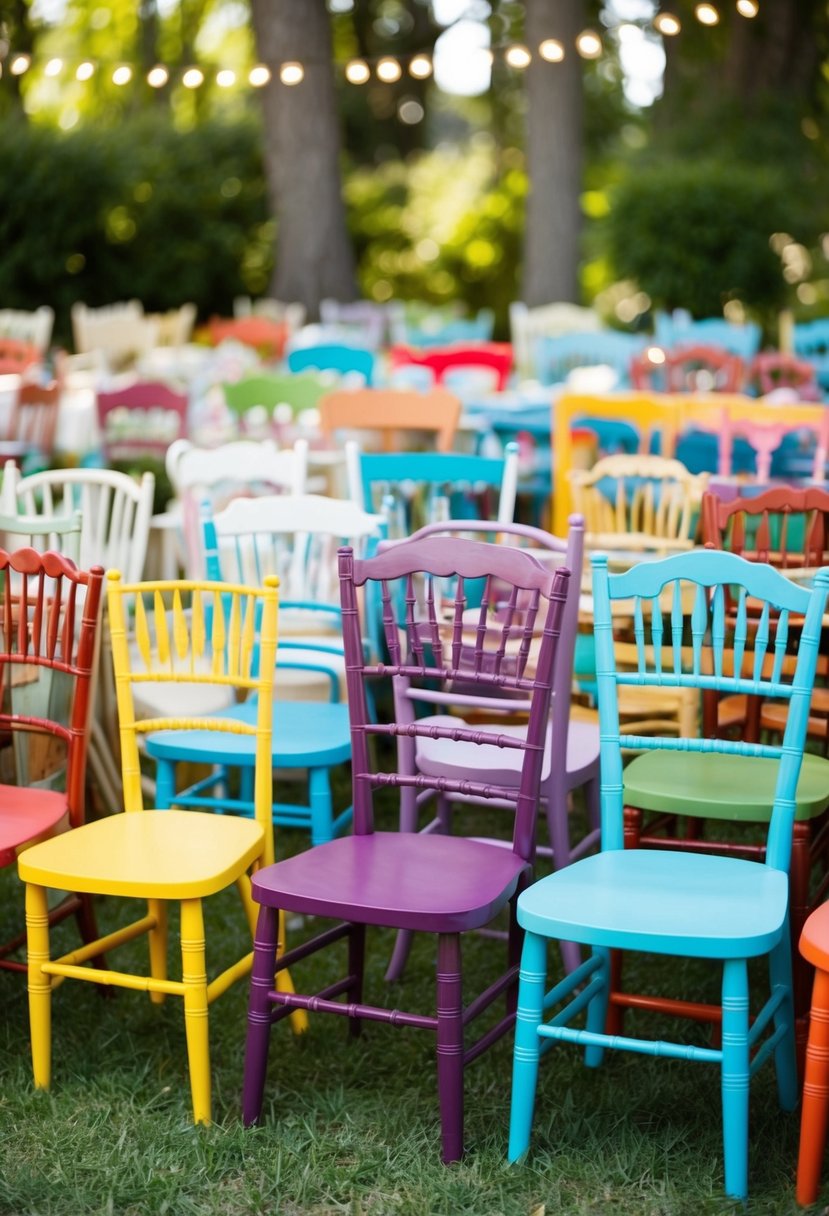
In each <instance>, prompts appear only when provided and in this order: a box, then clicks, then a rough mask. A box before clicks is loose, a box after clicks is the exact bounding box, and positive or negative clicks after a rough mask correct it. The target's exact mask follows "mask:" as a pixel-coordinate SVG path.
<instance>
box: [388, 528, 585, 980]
mask: <svg viewBox="0 0 829 1216" xmlns="http://www.w3.org/2000/svg"><path fill="white" fill-rule="evenodd" d="M569 524H570V527H569V531H568V534H567V539H566V540H561V539H559V537H557V536H552V535H551V534H550V533H549V532H544V531H542V530H541V529H540V528H532V527H528V526H526V525H524V524H513V523H509V524H499V525H498V526H497V529H495V528H494V527H493V525H492V523H488V522H487V521H485V520H457V521H455V520H453V521H450V522H447V523H435V524H429V525H427V526H426V527H425V528H421V529H420V531H419V532H415V533H414V534H413V535H412V536H411V537H410V540H419V539H421V538H423V537H427V536H435V535H439V534H440V535H447V534H452V533H458V532H462V533H470V532H483V533H489V534H490V535H491V536H492V537H493V539H494V538H495V534H496V532H497V535H498V537H499V539H501V541H502V543H506V539H507V538H513V539H514V543H516V544H523V545H524V547H527V546H531V547H532V548H533V549H537V550H541V551H542V552H540V553H538V554H537V556H538V558H539V560H541V561H544V560H545V557H546V554H548V553H549V554H550V555H555V556H554V558H553V563H555V564H558V563H561V562H563V564H564V565H565V566H566V567H567V568H568V569H569V570H571V571H572V573H573V576H574V577H573V581H574V583H576V584H577V583H578V580H580V578H581V568H582V557H583V551H584V520H583V519H582V517H581V516H580V515H571V516H570V520H569ZM391 544H394V542H383V543H381V545H380V549H381V550H384V549H386V548H389V547H391ZM578 614H579V603H578V589H577V585H576V587H575V588H574V592H573V594H572V595H570V596H569V597H568V600H567V605H566V607H565V609H564V616H563V618H562V626H561V638H560V640H559V645H558V651H557V655H556V666H555V672H554V676H553V702H552V712H551V714H550V721H549V724H548V729H547V738H546V743H545V750H544V764H543V768H542V774H541V805H542V807H543V808H544V810H545V812H546V816H547V831H548V834H549V840H550V847H549V848H539V849H538V852H539V853H540V854H546V855H548V856H551V857H552V860H553V867H554V869H556V870H560V869H561V868H562V867H563V866H567V865H569V864H570V862H571V861H576V860H577V859H578V858H579V857H583V856H584V855H585V854H586V853H589V852H590V851H591V850H592V849H594V848H595V847H596V846H597V845H598V843H599V837H600V830H599V819H600V814H599V728H598V726H596V725H595V724H594V723H592V722H571V721H570V692H571V688H572V683H573V652H574V648H575V641H576V629H577V626H578ZM395 693H396V695H397V698H398V704H397V706H396V713H397V716H398V718H402V717H404V716H405V715H406V713H407V709H406V702H409V703H410V704H412V705H415V704H419V705H420V706H423V705H424V704H425V705H429V706H431V707H432V708H433V710H434V713H433V714H432V716H430V717H422V716H421V717H418V722H419V724H421V725H424V724H427V723H429V724H434V725H436V726H444V727H448V726H453V725H454V726H457V725H460V724H462V723H463V721H464V719H463V717H462V716H460V715H462V714H463V713H466V716H467V717H468V718H471V717H472V716H473V715H475V714H478V710H479V706H478V701H479V698H478V697H477V696H476V695H475V693H474V690H469V689H467V688H466V687H465V686H464V687H463V688H460V687H457V686H456V687H455V688H453V689H450V690H449V692H448V693H447V692H446V691H441V692H439V693H438V695H437V696H436V695H435V694H434V693H433V691H431V690H428V689H418V688H414V687H411V686H407V685H405V684H404V683H403V682H402V681H398V683H397V684H396V686H395ZM450 711H451V715H450ZM422 712H423V711H422V709H421V714H422ZM504 712H505V716H506V715H508V714H509V712H510V711H508V710H507V711H504ZM408 713H409V715H411V713H412V710H409V711H408ZM478 716H480V715H479V714H478ZM488 717H489V719H490V721H491V718H492V711H491V710H490V711H489V714H488ZM525 729H526V728H525V727H524V726H510V725H509V724H506V725H505V724H504V723H499V722H497V721H496V722H495V723H494V724H489V725H483V726H482V727H481V730H482V731H488V732H490V735H491V738H492V739H493V740H494V739H495V737H496V735H498V734H499V733H500V732H502V731H508V732H511V733H513V734H517V735H519V736H520V735H523V733H524V731H525ZM397 748H398V752H397V756H398V759H397V764H398V768H399V770H400V772H401V773H413V774H428V776H430V777H432V778H438V777H447V778H450V779H454V780H455V781H463V780H464V779H465V778H470V779H472V780H478V781H479V782H484V781H486V780H490V781H496V782H498V783H499V784H501V785H505V786H508V787H510V788H511V790H512V793H511V795H510V797H509V798H508V799H507V800H505V801H502V802H501V803H500V804H499V805H502V806H506V807H510V808H512V809H513V810H514V809H515V799H516V797H517V795H518V788H519V784H520V780H521V757H520V755H519V754H518V753H517V752H506V753H505V752H504V751H503V750H502V749H499V748H498V747H497V746H496V745H495V743H494V742H493V743H492V744H491V745H490V746H488V747H487V746H481V745H477V746H476V745H475V744H471V743H466V744H458V743H455V742H453V741H452V739H451V738H447V737H446V736H445V735H443V736H441V735H438V736H434V737H433V736H430V735H428V734H423V735H421V736H419V737H417V738H412V737H411V736H410V735H400V736H398V740H397ZM582 787H583V788H584V792H585V799H586V803H587V819H588V828H587V831H586V833H585V834H584V836H583V837H582V838H581V840H579V841H578V842H577V843H576V844H575V845H573V844H572V843H571V839H570V815H569V803H570V796H571V794H572V792H573V791H574V790H576V789H580V788H582ZM435 793H436V792H435V790H434V789H433V788H426V789H418V787H416V786H414V785H410V786H406V787H405V788H404V789H403V790H402V791H401V796H400V830H401V832H416V831H417V830H418V821H419V811H420V809H421V807H422V806H423V805H424V803H426V802H428V801H431V799H432V798H433V797H435ZM436 801H437V814H436V816H435V818H433V819H432V820H431V822H430V823H428V824H427V825H426V826H425V827H424V828H423V829H422V830H423V831H424V832H427V833H428V832H436V833H440V834H447V833H448V832H449V831H450V830H451V812H452V807H453V806H454V805H455V804H457V803H459V802H469V801H470V798H469V796H468V795H465V794H455V795H453V794H451V793H448V792H447V793H444V792H443V791H441V790H440V789H438V790H437V794H436ZM492 804H493V800H492V799H490V802H489V805H492ZM410 945H411V934H410V933H406V932H405V931H403V932H401V933H399V934H398V938H397V943H396V945H395V949H394V954H393V955H392V959H391V962H390V964H389V969H388V971H387V973H386V979H387V980H397V979H399V978H400V977H401V975H402V974H403V969H404V967H405V965H406V959H407V957H408V953H409V948H410ZM561 953H562V958H563V960H564V965H565V968H566V970H567V971H572V970H573V969H574V968H575V967H577V966H578V965H579V963H580V962H581V953H580V950H579V947H578V946H577V945H575V943H573V942H562V944H561Z"/></svg>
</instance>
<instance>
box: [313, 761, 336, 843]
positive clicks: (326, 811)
mask: <svg viewBox="0 0 829 1216" xmlns="http://www.w3.org/2000/svg"><path fill="white" fill-rule="evenodd" d="M308 801H309V803H310V805H311V844H312V845H314V844H325V843H326V842H327V841H329V840H331V839H332V838H333V836H334V826H333V825H334V803H333V800H332V798H331V781H330V774H329V770H328V769H327V768H312V769H309V771H308Z"/></svg>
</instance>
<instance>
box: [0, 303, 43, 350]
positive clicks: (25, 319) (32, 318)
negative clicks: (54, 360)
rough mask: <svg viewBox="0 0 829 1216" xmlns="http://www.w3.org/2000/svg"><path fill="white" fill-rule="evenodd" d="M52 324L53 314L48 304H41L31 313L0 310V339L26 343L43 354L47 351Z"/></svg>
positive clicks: (17, 309)
mask: <svg viewBox="0 0 829 1216" xmlns="http://www.w3.org/2000/svg"><path fill="white" fill-rule="evenodd" d="M54 322H55V312H54V309H52V308H50V307H49V306H48V304H41V306H40V308H36V309H34V311H32V312H28V311H26V310H25V309H21V308H0V338H15V339H16V340H17V341H18V342H28V343H30V344H31V345H32V346H36V347H37V349H38V350H39V351H42V352H45V351H47V350H48V349H49V343H50V341H51V339H52V326H53V325H54Z"/></svg>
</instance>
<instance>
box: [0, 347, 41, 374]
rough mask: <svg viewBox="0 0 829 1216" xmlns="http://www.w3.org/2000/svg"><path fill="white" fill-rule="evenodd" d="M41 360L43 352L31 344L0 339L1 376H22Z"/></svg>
mask: <svg viewBox="0 0 829 1216" xmlns="http://www.w3.org/2000/svg"><path fill="white" fill-rule="evenodd" d="M40 360H41V352H40V351H39V350H38V348H37V347H36V346H34V345H33V343H31V342H21V341H20V339H19V338H0V376H10V375H14V376H22V375H23V373H24V372H26V371H28V370H29V368H34V367H35V366H36V365H37V364H38V363H39V362H40Z"/></svg>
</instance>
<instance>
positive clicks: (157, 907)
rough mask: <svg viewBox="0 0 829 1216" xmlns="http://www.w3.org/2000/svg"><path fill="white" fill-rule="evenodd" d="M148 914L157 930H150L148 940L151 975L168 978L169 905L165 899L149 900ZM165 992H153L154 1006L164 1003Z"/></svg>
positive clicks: (155, 978)
mask: <svg viewBox="0 0 829 1216" xmlns="http://www.w3.org/2000/svg"><path fill="white" fill-rule="evenodd" d="M147 912H148V913H149V915H150V916H154V917H155V928H154V929H150V931H149V933H148V935H147V940H148V942H149V947H150V975H151V976H152V977H153V979H154V980H166V978H167V903H166V901H165V900H163V899H148V900H147ZM164 996H165V994H164V993H163V992H151V993H150V1000H151V1001H152V1002H153V1004H154V1005H161V1004H163V1002H164Z"/></svg>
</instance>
